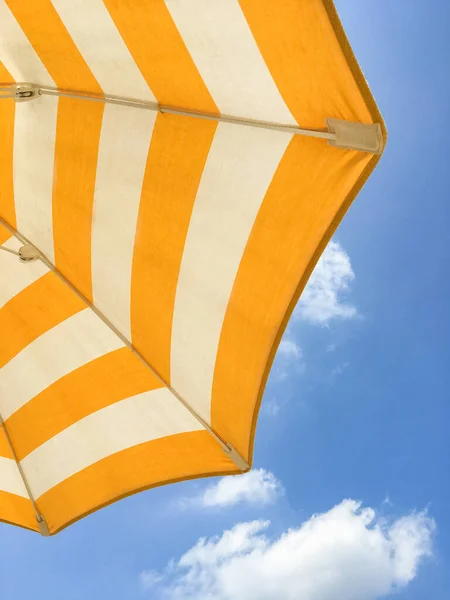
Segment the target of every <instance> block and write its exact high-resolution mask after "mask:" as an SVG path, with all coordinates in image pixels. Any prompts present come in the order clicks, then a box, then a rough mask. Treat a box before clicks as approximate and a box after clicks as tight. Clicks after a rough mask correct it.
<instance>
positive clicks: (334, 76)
mask: <svg viewBox="0 0 450 600" xmlns="http://www.w3.org/2000/svg"><path fill="white" fill-rule="evenodd" d="M238 1H239V4H240V6H241V9H242V12H243V13H244V15H245V18H246V19H247V22H248V24H249V27H250V29H251V31H252V34H253V36H254V39H255V41H256V43H257V44H258V47H259V49H260V52H261V55H262V56H263V58H264V61H265V63H266V65H267V67H268V68H269V70H270V73H271V75H272V77H273V80H274V82H275V84H276V86H277V88H278V89H279V90H280V93H281V95H282V97H283V98H284V100H285V102H286V104H287V106H288V107H289V110H290V111H291V112H292V114H293V115H294V117H295V119H296V120H297V121H298V123H299V124H300V125H301V126H302V127H310V128H320V127H325V118H326V117H334V118H336V119H347V120H349V121H359V122H362V123H373V116H372V115H371V113H370V111H369V108H368V106H367V105H366V102H365V101H364V100H363V97H362V93H361V90H360V89H359V87H358V84H357V82H356V80H355V77H354V75H353V72H352V69H351V67H350V65H349V60H348V56H346V55H345V54H344V51H343V45H342V40H339V39H338V36H337V35H336V31H335V26H336V25H335V24H333V23H332V20H331V18H330V13H331V12H334V8H333V6H332V2H331V1H330V0H310V1H309V2H301V1H300V2H299V1H298V0H282V1H280V0H264V8H263V9H262V5H261V2H260V0H238Z"/></svg>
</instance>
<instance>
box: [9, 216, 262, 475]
mask: <svg viewBox="0 0 450 600" xmlns="http://www.w3.org/2000/svg"><path fill="white" fill-rule="evenodd" d="M0 223H1V224H2V225H4V227H6V229H8V231H10V232H11V233H12V234H13V235H15V236H16V237H17V238H18V239H19V240H20V241H21V242H22V243H24V244H25V245H26V246H27V247H29V246H31V247H33V248H35V250H36V257H37V258H39V259H40V260H41V261H42V262H43V263H44V264H45V266H46V267H47V268H48V269H50V271H52V272H53V273H54V274H55V275H56V276H57V277H58V278H59V279H60V280H61V281H62V282H63V283H65V284H66V285H67V286H68V287H69V288H70V289H71V290H72V292H73V293H74V294H76V295H77V296H78V297H79V298H80V300H82V301H83V302H84V304H86V306H88V307H89V308H90V309H91V310H92V311H93V312H94V313H95V314H96V315H97V317H98V318H99V319H101V320H102V321H103V323H104V324H105V325H106V326H107V327H108V328H109V329H110V330H111V331H112V332H113V333H114V334H115V335H116V336H117V337H118V338H119V339H120V340H121V341H122V342H123V343H124V344H125V345H126V346H127V347H128V348H129V349H130V350H131V351H132V352H133V354H134V355H135V356H136V357H137V358H138V359H139V360H140V361H141V362H142V363H143V365H144V366H145V367H147V369H149V371H151V373H152V374H153V375H154V376H155V377H156V378H157V379H158V380H159V381H160V383H162V384H163V386H164V387H166V388H167V389H168V390H169V391H170V392H171V393H172V394H173V395H174V396H175V398H176V399H177V400H178V401H179V402H180V403H181V404H182V405H183V406H184V408H185V409H186V410H188V411H189V412H190V413H191V415H192V416H193V417H194V418H195V419H196V420H197V421H198V422H199V423H200V425H202V427H203V428H204V429H206V430H207V431H208V432H209V433H210V434H211V436H212V437H213V438H214V439H215V440H216V442H217V443H218V444H219V445H220V446H221V448H222V450H223V451H224V452H225V453H226V454H227V455H228V456H229V458H230V459H231V460H232V461H233V462H234V463H235V465H236V466H237V467H238V469H239V470H240V471H242V472H244V471H248V470H249V469H250V464H249V463H248V462H247V461H246V460H245V459H244V458H243V457H242V456H241V455H240V454H239V453H238V452H237V450H236V449H235V448H234V447H233V446H232V445H231V444H230V443H228V442H226V441H224V440H223V439H222V438H221V437H220V436H219V435H218V433H217V432H216V431H214V429H213V428H212V427H211V426H210V425H209V424H208V423H207V422H206V421H205V420H204V419H203V418H202V417H201V416H200V415H199V414H198V413H197V412H196V411H195V410H194V409H193V408H192V406H191V405H190V404H189V403H188V402H186V400H185V399H184V398H183V397H182V396H181V395H180V394H179V393H178V392H177V391H176V390H175V389H174V388H173V387H172V386H171V385H170V384H169V383H168V382H167V381H166V380H165V379H164V378H163V377H162V375H160V373H159V372H158V371H157V370H156V369H155V368H154V367H153V366H152V365H151V364H150V363H149V362H148V361H147V360H146V359H145V358H144V356H142V354H141V353H140V352H139V351H138V350H137V349H136V348H135V347H134V346H133V344H132V343H131V342H130V341H129V340H128V339H127V338H126V337H125V336H124V335H123V334H122V333H121V332H120V331H119V330H118V329H117V327H115V325H113V324H112V323H111V321H110V320H109V319H108V318H107V317H106V316H105V315H104V314H103V313H102V312H101V311H100V310H98V308H97V307H96V306H95V305H94V304H92V302H90V301H89V300H88V299H87V298H86V297H85V296H84V295H83V294H82V293H81V292H80V291H79V290H78V289H77V288H76V287H75V286H74V285H73V284H72V283H71V282H70V281H69V280H68V279H67V278H66V277H65V276H64V275H63V274H62V273H61V272H60V271H59V270H58V269H57V268H56V267H55V266H54V264H53V263H52V262H51V261H50V260H49V259H48V258H47V257H46V256H45V255H44V254H43V253H42V252H41V251H40V250H38V249H37V248H36V247H35V246H33V245H32V244H31V242H30V241H29V240H27V238H26V237H24V236H23V235H22V234H20V233H19V232H18V231H17V230H16V229H15V228H14V227H11V225H9V223H7V222H6V221H5V220H4V219H3V217H0ZM16 462H17V461H16ZM24 481H25V480H24Z"/></svg>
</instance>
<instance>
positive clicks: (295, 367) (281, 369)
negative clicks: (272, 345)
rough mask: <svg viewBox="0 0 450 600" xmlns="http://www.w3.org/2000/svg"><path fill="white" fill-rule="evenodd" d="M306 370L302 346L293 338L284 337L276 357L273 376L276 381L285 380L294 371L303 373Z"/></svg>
mask: <svg viewBox="0 0 450 600" xmlns="http://www.w3.org/2000/svg"><path fill="white" fill-rule="evenodd" d="M304 371H305V363H304V362H303V351H302V349H301V348H300V346H299V345H298V344H297V343H296V342H294V340H292V339H289V338H285V339H282V340H281V342H280V345H279V346H278V351H277V355H276V357H275V362H274V366H273V369H272V377H273V378H274V379H275V381H283V380H284V379H286V378H287V377H288V376H289V375H291V374H293V373H297V374H299V375H301V374H303V373H304Z"/></svg>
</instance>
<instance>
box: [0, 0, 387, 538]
mask: <svg viewBox="0 0 450 600" xmlns="http://www.w3.org/2000/svg"><path fill="white" fill-rule="evenodd" d="M0 82H1V85H0V88H1V89H0V244H1V250H0V368H1V370H0V417H1V430H0V519H1V520H3V521H5V522H9V523H13V524H15V525H20V526H22V527H26V528H29V529H32V530H36V531H40V532H41V533H42V534H43V535H49V534H54V533H56V532H58V531H60V530H61V529H63V528H64V527H66V526H67V525H69V524H70V523H72V522H74V521H76V520H78V519H80V518H81V517H83V516H85V515H87V514H89V513H91V512H93V511H95V510H97V509H98V508H101V507H103V506H105V505H108V504H110V503H112V502H114V501H116V500H118V499H121V498H123V497H125V496H127V495H130V494H133V493H135V492H137V491H140V490H144V489H148V488H151V487H154V486H158V485H162V484H167V483H171V482H176V481H181V480H187V479H191V478H197V477H205V476H213V475H228V474H237V473H241V472H245V471H247V470H249V469H250V468H251V465H252V454H253V444H254V438H255V430H256V422H257V415H258V410H259V407H260V403H261V399H262V395H263V390H264V386H265V383H266V381H267V377H268V375H269V372H270V368H271V364H272V361H273V358H274V356H275V353H276V350H277V347H278V344H279V342H280V339H281V337H282V334H283V331H284V329H285V327H286V324H287V322H288V319H289V316H290V315H291V313H292V310H293V308H294V307H295V304H296V302H297V300H298V298H299V296H300V294H301V292H302V290H303V288H304V286H305V284H306V282H307V280H308V278H309V276H310V274H311V272H312V270H313V268H314V265H315V264H316V262H317V260H318V258H319V257H320V255H321V253H322V251H323V250H324V248H325V246H326V244H327V242H328V241H329V239H330V238H331V236H332V234H333V232H334V231H335V229H336V227H337V225H338V224H339V222H340V221H341V219H342V218H343V216H344V214H345V212H346V210H347V209H348V207H349V206H350V204H351V202H352V201H353V199H354V198H355V196H356V195H357V193H358V192H359V190H360V189H361V187H362V185H363V184H364V182H365V181H366V180H367V178H368V176H369V175H370V174H371V172H372V170H373V169H374V167H375V165H376V164H377V161H378V160H379V157H380V154H381V152H382V150H383V146H384V144H385V139H386V132H385V128H384V124H383V121H382V118H381V115H380V113H379V111H378V109H377V106H376V104H375V102H374V99H373V97H372V95H371V93H370V91H369V88H368V86H367V84H366V82H365V79H364V77H363V75H362V73H361V71H360V69H359V67H358V65H357V63H356V60H355V58H354V56H353V53H352V51H351V49H350V46H349V44H348V41H347V39H346V37H345V34H344V31H343V29H342V26H341V24H340V22H339V19H338V16H337V14H336V11H335V8H334V6H333V4H332V2H331V1H329V0H134V1H133V2H125V1H123V0H28V1H26V2H24V0H0ZM260 443H261V444H265V443H267V444H269V442H266V441H265V440H263V439H260Z"/></svg>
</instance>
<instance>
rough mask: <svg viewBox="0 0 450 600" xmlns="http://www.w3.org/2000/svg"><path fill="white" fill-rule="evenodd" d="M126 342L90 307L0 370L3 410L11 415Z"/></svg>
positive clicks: (0, 403)
mask: <svg viewBox="0 0 450 600" xmlns="http://www.w3.org/2000/svg"><path fill="white" fill-rule="evenodd" d="M123 346H124V344H123V343H122V342H121V341H120V340H119V338H118V337H117V336H116V335H114V333H112V331H111V330H110V329H109V328H108V327H107V326H106V325H105V324H104V323H103V321H101V320H100V319H99V318H98V317H97V316H96V315H95V314H94V313H93V312H92V311H91V310H90V309H88V308H87V309H85V310H83V311H81V312H79V313H77V314H76V315H74V316H72V317H70V318H69V319H66V320H65V321H63V322H62V323H60V324H59V325H56V326H55V327H53V328H52V329H50V330H49V331H46V332H45V333H44V334H42V335H41V336H40V337H38V338H37V339H36V340H34V341H33V342H31V344H29V345H28V346H27V347H26V348H24V349H23V350H22V351H21V352H19V354H17V355H16V356H15V357H14V358H12V359H11V360H10V361H9V362H8V363H7V364H6V365H5V366H4V367H3V368H2V369H1V371H0V414H1V415H2V417H3V419H4V420H6V419H8V418H9V417H10V416H11V415H12V414H13V413H15V412H16V411H17V410H19V408H20V407H21V406H23V405H24V404H26V403H27V402H28V401H29V400H31V399H32V398H34V396H36V395H37V394H39V393H40V392H42V391H43V390H45V389H46V388H47V387H48V386H49V385H51V384H52V383H54V382H55V381H58V379H61V377H64V375H67V374H68V373H70V372H71V371H74V370H75V369H77V368H79V367H81V366H83V365H84V364H86V363H88V362H90V361H91V360H94V359H96V358H99V357H100V356H103V355H104V354H106V353H107V352H112V351H113V350H117V349H118V348H122V347H123Z"/></svg>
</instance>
